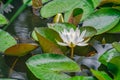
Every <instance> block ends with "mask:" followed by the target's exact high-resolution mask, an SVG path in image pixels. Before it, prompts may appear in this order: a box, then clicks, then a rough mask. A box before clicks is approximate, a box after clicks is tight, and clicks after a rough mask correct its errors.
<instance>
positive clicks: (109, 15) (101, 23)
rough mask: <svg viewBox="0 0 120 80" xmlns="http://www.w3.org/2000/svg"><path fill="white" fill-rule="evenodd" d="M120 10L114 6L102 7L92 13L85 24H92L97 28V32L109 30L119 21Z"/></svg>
mask: <svg viewBox="0 0 120 80" xmlns="http://www.w3.org/2000/svg"><path fill="white" fill-rule="evenodd" d="M119 19H120V12H119V11H118V10H116V9H112V8H102V9H99V10H97V11H96V12H95V13H93V14H91V16H89V17H88V18H87V19H86V20H85V21H84V22H83V26H92V27H94V28H95V29H96V30H97V34H102V33H104V32H106V31H109V30H110V29H112V28H113V27H115V25H116V24H117V23H118V22H119Z"/></svg>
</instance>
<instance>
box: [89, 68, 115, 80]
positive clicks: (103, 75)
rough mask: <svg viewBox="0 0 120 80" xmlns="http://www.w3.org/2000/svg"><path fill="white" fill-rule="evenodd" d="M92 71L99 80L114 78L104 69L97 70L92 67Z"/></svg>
mask: <svg viewBox="0 0 120 80" xmlns="http://www.w3.org/2000/svg"><path fill="white" fill-rule="evenodd" d="M91 71H92V73H93V75H94V76H95V77H96V78H97V79H98V80H113V79H112V78H111V77H110V76H109V75H108V74H107V73H105V72H103V71H97V70H93V69H91Z"/></svg>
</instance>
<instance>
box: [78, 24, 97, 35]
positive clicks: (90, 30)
mask: <svg viewBox="0 0 120 80" xmlns="http://www.w3.org/2000/svg"><path fill="white" fill-rule="evenodd" d="M84 30H86V34H85V37H93V36H94V35H96V34H97V31H96V29H95V28H93V27H89V26H86V27H80V31H81V32H82V31H84Z"/></svg>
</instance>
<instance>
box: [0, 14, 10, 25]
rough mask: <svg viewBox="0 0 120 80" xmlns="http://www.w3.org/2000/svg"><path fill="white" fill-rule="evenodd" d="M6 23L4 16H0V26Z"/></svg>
mask: <svg viewBox="0 0 120 80" xmlns="http://www.w3.org/2000/svg"><path fill="white" fill-rule="evenodd" d="M7 23H8V20H7V19H6V18H5V16H3V15H2V14H0V25H4V24H7Z"/></svg>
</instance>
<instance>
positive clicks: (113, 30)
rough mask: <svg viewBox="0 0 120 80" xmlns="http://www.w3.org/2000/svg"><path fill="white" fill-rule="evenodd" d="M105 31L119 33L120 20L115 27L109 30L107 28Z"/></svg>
mask: <svg viewBox="0 0 120 80" xmlns="http://www.w3.org/2000/svg"><path fill="white" fill-rule="evenodd" d="M107 32H108V33H119V32H120V21H119V23H118V24H117V25H116V26H115V27H113V28H112V29H111V30H109V31H107Z"/></svg>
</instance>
